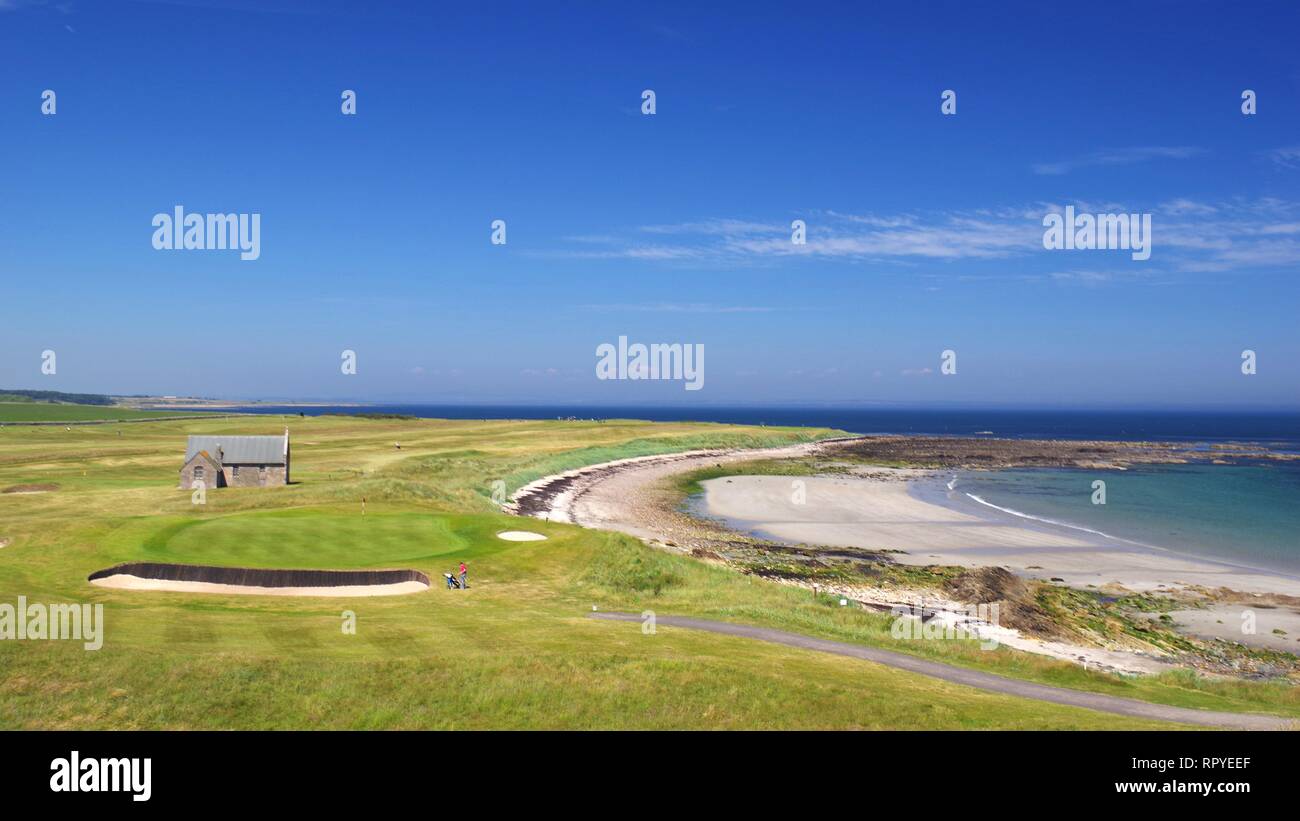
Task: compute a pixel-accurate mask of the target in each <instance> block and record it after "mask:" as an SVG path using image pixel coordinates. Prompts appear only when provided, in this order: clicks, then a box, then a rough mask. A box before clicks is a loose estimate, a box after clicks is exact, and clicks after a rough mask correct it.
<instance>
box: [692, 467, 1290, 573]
mask: <svg viewBox="0 0 1300 821" xmlns="http://www.w3.org/2000/svg"><path fill="white" fill-rule="evenodd" d="M882 472H883V473H887V474H888V475H889V478H887V479H882V478H876V477H873V478H868V477H857V476H844V477H838V476H837V477H818V476H810V477H802V478H801V479H799V481H802V482H804V487H805V493H804V498H803V500H802V501H801V502H796V501H795V499H794V496H793V494H792V492H791V482H792V479H791V478H789V477H782V476H735V477H729V478H725V479H713V480H710V481H707V482H704V483H703V486H704V488H705V496H704V506H705V510H706V511H707V513H708V514H709V515H711V516H717V517H721V518H724V519H727V520H729V521H732V522H743V523H745V526H746V527H747V528H749V529H753V530H757V531H760V532H762V533H763V534H766V535H768V536H770V537H773V538H776V539H779V540H784V541H790V542H795V543H805V544H821V545H835V546H843V547H857V548H863V549H868V550H881V549H887V550H898V551H903V552H902V553H899V554H895V555H893V558H894V559H895V560H896V561H900V562H905V563H908V564H918V565H931V564H949V565H958V566H962V567H988V566H994V567H1005V568H1007V569H1008V570H1011V571H1013V572H1015V573H1017V574H1018V575H1023V576H1027V577H1034V578H1042V579H1051V578H1057V579H1062V580H1064V581H1065V583H1067V584H1071V585H1075V586H1078V587H1086V586H1088V585H1093V586H1096V587H1103V586H1105V585H1120V586H1123V587H1125V588H1127V589H1129V590H1134V591H1156V590H1162V589H1167V588H1170V587H1188V586H1196V587H1205V588H1210V589H1216V588H1220V587H1226V588H1229V589H1232V590H1237V591H1241V592H1246V593H1280V594H1283V595H1289V596H1300V579H1294V578H1289V577H1286V576H1282V575H1279V574H1273V573H1269V572H1268V571H1263V570H1254V569H1250V568H1243V567H1236V566H1233V565H1231V564H1227V563H1220V562H1215V561H1211V560H1208V559H1203V558H1199V557H1192V556H1185V555H1180V554H1178V553H1175V552H1172V551H1168V550H1160V549H1155V548H1147V547H1142V546H1138V545H1134V544H1132V543H1126V542H1123V541H1120V540H1107V539H1105V538H1104V537H1100V536H1099V537H1095V538H1094V537H1092V536H1090V535H1089V534H1086V533H1081V532H1068V531H1064V530H1063V529H1062V530H1057V531H1054V530H1053V529H1052V528H1050V527H1046V526H1042V527H1040V526H1036V525H1030V524H1025V525H1016V524H1002V523H998V522H993V521H990V520H988V519H984V518H980V517H978V516H974V515H970V514H966V513H962V512H960V511H956V510H950V509H948V508H946V507H943V506H941V505H936V504H931V503H929V502H925V501H921V500H920V499H917V498H915V497H914V496H912V495H911V493H910V492H909V484H910V482H912V481H915V480H919V479H922V478H924V477H926V476H928V475H929V474H928V472H926V471H907V470H881V469H875V468H873V469H872V473H873V474H879V473H882Z"/></svg>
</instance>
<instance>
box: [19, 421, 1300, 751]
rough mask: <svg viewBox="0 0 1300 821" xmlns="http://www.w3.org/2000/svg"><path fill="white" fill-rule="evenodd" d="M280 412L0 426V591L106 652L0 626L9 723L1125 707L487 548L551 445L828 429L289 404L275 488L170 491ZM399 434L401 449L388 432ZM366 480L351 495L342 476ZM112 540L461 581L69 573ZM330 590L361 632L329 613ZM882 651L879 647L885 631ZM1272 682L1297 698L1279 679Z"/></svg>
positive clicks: (410, 720)
mask: <svg viewBox="0 0 1300 821" xmlns="http://www.w3.org/2000/svg"><path fill="white" fill-rule="evenodd" d="M284 424H286V420H285V419H283V418H268V417H259V418H255V419H238V420H234V419H225V420H191V421H185V422H160V423H156V424H152V423H151V424H147V425H142V424H127V425H111V424H110V425H96V426H86V427H82V428H73V430H71V431H65V430H64V429H62V428H56V429H48V428H32V427H26V428H17V427H6V428H0V485H5V486H7V485H12V484H20V483H33V482H54V483H58V484H59V485H60V488H61V489H60V490H59V491H58V492H56V493H48V494H37V495H30V496H18V495H9V496H0V522H3V526H2V527H0V530H3V536H4V537H5V538H9V539H10V540H11V544H10V545H9V546H8V547H6V548H5V549H3V550H0V603H3V602H8V603H13V602H14V601H15V599H16V598H17V596H19V595H23V596H26V597H27V598H28V600H30V601H36V602H90V603H100V604H103V605H104V612H105V620H106V637H105V642H104V647H103V649H101V650H99V651H97V652H87V651H85V650H83V649H82V647H81V645H80V644H79V643H77V642H71V641H39V642H37V641H25V642H19V641H0V727H3V728H50V727H67V728H292V727H310V728H317V727H320V728H398V727H402V728H413V727H439V728H449V727H475V728H488V727H493V728H507V727H525V728H542V727H546V728H599V727H619V728H673V727H711V728H992V727H1009V728H1134V727H1152V726H1156V725H1154V724H1152V723H1150V722H1140V721H1135V720H1130V719H1126V718H1123V717H1118V716H1110V715H1104V714H1100V713H1094V712H1091V711H1087V710H1079V709H1073V708H1066V707H1060V706H1055V705H1049V704H1044V703H1039V702H1033V701H1025V700H1021V699H1015V698H1010V697H1004V696H997V695H993V694H989V693H984V692H980V691H977V690H973V689H969V688H964V687H959V686H955V685H949V684H944V683H941V682H937V681H933V680H930V679H927V678H924V677H920V676H915V675H912V674H908V673H903V672H900V671H895V670H891V669H887V668H883V667H879V666H877V665H873V664H870V663H868V662H863V661H858V660H854V659H846V658H841V657H835V656H829V655H825V654H818V653H813V652H809V651H803V650H797V649H794V648H785V647H780V646H774V645H766V644H762V643H759V642H753V641H748V640H744V639H738V638H733V637H727V636H719V635H714V634H707V633H700V632H695V631H689V630H680V629H672V628H667V627H660V628H659V630H658V631H657V632H656V633H655V634H654V635H645V634H643V633H642V632H641V629H640V625H637V624H625V623H610V622H599V621H595V620H592V619H590V618H588V617H587V614H589V613H590V612H591V608H592V606H598V607H600V608H601V609H606V610H607V609H620V610H628V611H632V612H641V611H642V610H645V609H651V610H655V611H656V612H662V613H679V614H694V615H702V616H707V617H714V618H724V619H735V620H740V621H749V622H754V623H759V624H768V625H771V626H775V627H783V628H786V629H792V630H799V631H803V632H807V633H810V634H815V635H824V636H828V637H833V638H842V639H845V640H850V641H860V642H863V643H869V644H877V643H882V644H883V643H890V642H891V641H892V640H890V639H889V638H888V631H887V628H886V627H885V626H884V624H883V623H882V622H881V621H880V619H879V618H878V617H875V616H873V615H872V614H869V613H863V612H860V611H855V612H849V611H847V610H844V609H841V608H836V607H831V606H828V604H827V603H826V602H821V601H814V600H812V599H811V597H810V596H808V595H807V594H805V593H803V592H802V591H798V590H794V589H790V588H786V587H782V586H779V585H775V584H770V583H767V582H763V581H761V580H755V579H752V578H749V577H745V576H741V575H739V574H737V573H734V572H731V571H728V570H725V569H722V568H717V567H712V566H709V565H706V564H703V563H701V562H698V561H695V560H692V559H689V558H686V557H681V556H674V555H668V554H666V553H662V552H658V551H654V550H651V549H649V548H646V547H644V546H643V545H641V544H640V543H638V542H636V541H635V540H633V539H630V538H627V537H624V536H620V535H617V534H608V533H602V532H599V531H592V530H585V529H581V528H577V527H572V526H567V525H560V524H555V523H548V522H542V521H537V520H530V521H528V522H527V523H526V525H523V526H525V527H526V529H528V530H536V531H540V532H542V533H544V534H546V535H547V536H548V537H549V539H548V540H547V541H544V542H523V543H508V542H503V541H501V540H499V539H497V538H496V536H495V534H496V533H497V532H499V531H500V530H505V529H516V528H519V527H521V523H520V522H519V520H518V519H515V518H512V517H508V516H503V515H501V514H499V513H496V512H494V511H493V510H492V507H491V505H490V503H489V501H488V498H487V496H486V494H487V493H488V492H490V490H489V488H490V483H491V482H492V481H493V480H494V479H497V478H502V479H505V478H506V477H510V481H511V483H515V482H523V481H525V480H526V479H525V477H529V476H533V475H542V474H543V473H546V472H551V471H553V470H555V469H557V467H558V466H565V465H568V466H572V465H574V464H575V463H581V462H583V461H584V460H586V461H595V460H602V459H605V458H620V457H622V456H628V455H637V454H638V453H641V452H645V451H646V449H647V448H659V449H662V450H685V449H694V448H697V447H708V446H715V445H725V444H735V443H737V442H742V441H745V442H753V443H759V444H777V443H780V442H782V441H793V440H795V439H799V438H803V437H807V436H810V435H819V434H820V435H826V434H828V433H830V432H828V431H808V430H805V429H798V430H791V431H783V430H780V429H771V428H768V429H752V428H741V427H734V426H720V425H704V424H648V423H640V422H629V421H623V422H609V423H605V424H596V423H569V422H477V421H431V420H418V421H412V420H391V419H382V420H363V419H353V418H343V417H322V418H316V419H299V418H292V419H291V420H288V424H289V425H290V426H291V429H292V431H293V434H294V449H293V459H294V461H293V476H294V480H295V484H294V485H291V486H289V487H281V488H271V489H224V490H220V491H210V492H209V493H208V496H207V499H208V502H207V504H206V505H204V506H195V505H193V504H191V501H190V494H189V493H188V492H186V491H181V490H177V489H175V487H174V484H175V478H176V471H177V469H178V468H179V463H180V459H181V455H182V452H183V447H184V436H185V434H186V433H214V432H218V431H226V432H229V433H233V434H255V433H275V432H277V431H278V430H280V429H282V428H283V426H284ZM394 442H400V443H401V446H402V447H401V449H400V450H398V449H397V448H395V447H394ZM362 497H365V498H366V500H367V504H366V512H365V515H364V516H363V515H362V513H361V498H362ZM130 560H154V561H159V560H162V561H192V562H202V563H210V564H231V565H253V566H260V567H330V568H345V567H379V566H383V567H412V568H415V569H419V570H422V571H424V572H426V573H429V574H430V575H431V576H434V577H435V578H436V576H437V575H440V574H441V572H443V571H444V570H450V569H452V568H453V567H454V566H455V565H456V564H457V563H459V562H460V561H465V562H466V563H467V564H468V565H469V567H470V585H471V586H470V589H469V590H467V591H448V590H446V589H444V588H442V587H440V586H435V587H434V588H432V589H430V590H428V591H426V592H424V593H419V594H414V595H410V596H400V597H383V598H370V599H333V600H330V599H312V598H301V599H299V598H280V597H266V598H264V597H253V596H224V595H189V594H177V593H140V592H130V591H119V590H109V589H105V588H99V587H94V586H91V585H89V584H87V583H86V581H85V579H86V576H87V574H89V573H90V572H92V571H94V570H97V569H100V568H103V567H106V566H109V565H111V564H115V563H117V562H121V561H130ZM345 611H351V613H352V614H353V615H354V616H355V618H356V633H355V635H349V634H347V633H345V632H344V631H343V629H342V627H343V625H344V619H345V616H346V615H347V614H346V613H345ZM928 644H929V645H931V646H929V647H915V648H912V647H907V648H902V649H913V650H914V651H915V652H918V653H922V654H927V655H932V656H939V657H943V658H946V659H948V660H951V661H955V662H957V663H965V664H969V665H971V666H979V667H982V668H984V669H993V670H996V671H998V672H1003V673H1007V674H1011V675H1024V676H1026V677H1029V678H1035V679H1038V680H1047V681H1053V682H1055V683H1061V684H1065V685H1067V686H1080V687H1084V688H1086V689H1102V690H1105V691H1107V692H1117V693H1120V694H1125V695H1135V696H1138V697H1150V698H1153V699H1155V700H1163V701H1167V702H1170V703H1186V704H1195V705H1197V706H1206V707H1215V708H1218V709H1252V708H1258V707H1268V708H1269V709H1271V710H1274V711H1281V709H1280V708H1279V705H1281V707H1283V708H1286V709H1288V710H1292V711H1294V712H1296V713H1300V709H1297V708H1296V706H1295V701H1294V699H1293V697H1292V696H1290V695H1287V694H1282V693H1279V692H1275V691H1272V690H1268V689H1267V688H1263V687H1259V686H1245V685H1235V684H1231V685H1230V684H1222V683H1218V684H1207V683H1204V682H1202V681H1200V680H1199V679H1195V678H1194V677H1188V678H1185V679H1178V680H1169V681H1157V682H1150V683H1146V682H1128V681H1123V680H1119V679H1113V678H1110V677H1105V676H1096V675H1090V674H1085V673H1083V672H1082V671H1079V670H1078V669H1077V668H1074V667H1073V666H1072V665H1068V664H1061V663H1051V662H1046V661H1042V660H1039V659H1032V658H1027V657H1024V656H1022V655H1020V654H1013V653H1010V652H1008V651H1002V652H999V653H980V651H978V650H976V649H974V646H970V645H967V644H966V643H963V642H951V643H950V642H930V643H928ZM891 646H895V647H897V646H898V644H897V643H896V642H895V643H892V644H891ZM1288 699H1290V700H1288Z"/></svg>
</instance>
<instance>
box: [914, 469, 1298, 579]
mask: <svg viewBox="0 0 1300 821" xmlns="http://www.w3.org/2000/svg"><path fill="white" fill-rule="evenodd" d="M954 477H955V478H956V481H955V482H953V481H952V479H953V478H954ZM1094 481H1102V482H1105V504H1094V501H1093V500H1094V495H1095V493H1096V489H1095V488H1094V486H1093V482H1094ZM949 485H951V488H949ZM913 492H914V493H915V495H917V496H918V497H919V498H922V499H924V500H926V501H931V502H937V503H940V504H944V505H946V506H948V507H954V508H957V509H959V510H961V511H963V512H966V513H972V514H974V515H977V516H980V517H982V518H986V519H993V520H996V521H1004V522H1015V523H1018V524H1024V525H1028V526H1031V527H1043V528H1048V529H1058V528H1060V529H1066V530H1069V531H1072V532H1073V533H1075V535H1079V536H1081V537H1084V538H1088V539H1089V540H1092V539H1099V540H1101V541H1103V542H1104V541H1107V540H1123V541H1128V542H1136V543H1138V544H1143V545H1149V546H1154V547H1161V548H1166V549H1169V550H1174V551H1177V552H1180V553H1186V554H1189V555H1196V556H1204V557H1207V558H1215V559H1221V560H1223V561H1227V562H1231V563H1234V564H1240V565H1244V566H1248V567H1257V568H1262V569H1267V570H1275V571H1281V572H1284V573H1287V574H1292V575H1294V574H1300V465H1296V464H1294V463H1251V464H1241V465H1142V466H1138V467H1134V468H1131V469H1129V470H1126V471H1113V470H1112V471H1105V470H1065V469H1038V468H1026V469H1015V470H1001V471H987V472H985V471H959V472H957V473H954V474H945V475H944V476H943V477H942V478H941V479H938V480H935V481H932V482H923V483H918V484H917V486H915V487H914V491H913Z"/></svg>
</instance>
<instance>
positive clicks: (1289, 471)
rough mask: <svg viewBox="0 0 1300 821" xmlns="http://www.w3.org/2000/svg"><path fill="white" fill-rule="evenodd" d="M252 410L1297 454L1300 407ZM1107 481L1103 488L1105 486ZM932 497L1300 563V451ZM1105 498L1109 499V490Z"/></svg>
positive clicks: (1100, 535) (1027, 519) (1139, 538)
mask: <svg viewBox="0 0 1300 821" xmlns="http://www.w3.org/2000/svg"><path fill="white" fill-rule="evenodd" d="M237 410H240V411H246V412H251V413H275V414H283V413H294V414H297V413H303V414H305V415H308V416H314V415H320V414H338V413H342V414H347V413H359V412H360V413H394V414H405V415H410V416H418V417H425V418H446V419H556V418H561V419H563V418H571V417H572V418H578V419H592V418H598V419H646V420H650V421H701V422H725V423H735V424H750V425H782V426H806V427H828V428H836V429H839V430H844V431H848V432H850V433H861V434H885V433H895V434H928V435H939V436H995V437H1003V438H1052V439H1110V440H1119V441H1177V442H1192V443H1196V444H1197V445H1199V446H1201V447H1203V448H1204V449H1206V450H1209V449H1210V448H1211V446H1213V445H1216V444H1223V443H1228V442H1238V443H1249V444H1254V445H1261V446H1263V447H1266V448H1268V449H1269V450H1271V451H1274V452H1278V453H1286V454H1300V413H1295V412H1291V413H1287V412H1240V411H1233V412H1224V411H1169V410H1148V411H1137V410H1088V411H1084V410H979V409H959V410H939V409H933V408H928V409H896V408H888V409H885V408H833V407H768V408H758V407H734V408H726V407H700V408H694V407H692V408H680V407H678V408H673V407H661V406H629V407H593V406H589V405H576V406H569V405H534V406H518V405H368V406H365V407H356V406H318V407H301V406H274V405H254V406H248V407H242V408H238V409H237ZM1099 480H1100V481H1102V482H1104V483H1105V486H1104V497H1099V496H1098V494H1097V490H1098V488H1097V486H1095V485H1094V482H1096V481H1099ZM914 492H915V493H916V494H917V495H918V496H919V497H921V498H924V499H925V500H927V501H932V502H934V503H936V504H943V505H945V506H948V507H952V508H955V509H959V510H962V511H964V512H968V513H974V514H975V515H978V516H980V517H982V518H985V519H988V520H990V521H999V522H1015V523H1018V524H1024V525H1027V526H1031V527H1035V528H1043V529H1048V530H1057V529H1059V530H1064V531H1068V532H1071V533H1073V534H1075V535H1083V534H1087V535H1088V536H1089V537H1090V539H1097V540H1101V541H1103V542H1104V541H1108V540H1113V541H1115V542H1117V543H1120V542H1123V543H1137V544H1141V545H1147V546H1150V547H1158V548H1164V549H1169V550H1174V551H1176V552H1181V553H1187V554H1191V555H1197V556H1202V557H1205V558H1213V559H1219V560H1222V561H1227V562H1230V563H1233V564H1238V565H1242V566H1247V567H1256V568H1260V569H1265V570H1271V571H1274V572H1282V573H1286V574H1288V575H1300V461H1290V462H1288V461H1276V460H1261V459H1255V460H1249V459H1247V460H1238V461H1235V462H1234V463H1233V464H1226V465H1224V464H1208V463H1206V464H1200V463H1193V464H1180V465H1139V466H1134V467H1131V468H1129V469H1128V470H1124V471H1117V470H1075V469H1055V468H1025V469H1011V470H997V471H957V472H953V473H951V474H945V475H944V476H941V477H938V478H936V479H935V480H934V481H932V482H927V483H921V484H918V485H917V486H916V487H915V489H914ZM1102 498H1104V503H1101V499H1102Z"/></svg>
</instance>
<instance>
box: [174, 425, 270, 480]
mask: <svg viewBox="0 0 1300 821" xmlns="http://www.w3.org/2000/svg"><path fill="white" fill-rule="evenodd" d="M198 482H202V483H203V487H205V488H217V487H268V486H270V485H287V484H289V429H288V428H285V429H284V436H191V437H190V438H189V442H188V443H187V444H186V446H185V464H184V465H183V466H182V467H181V484H180V486H181V488H183V489H185V490H192V489H193V488H195V487H196V486H197V483H198Z"/></svg>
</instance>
